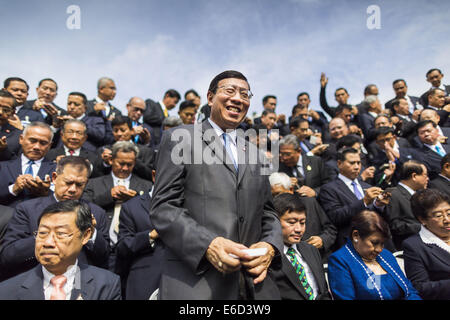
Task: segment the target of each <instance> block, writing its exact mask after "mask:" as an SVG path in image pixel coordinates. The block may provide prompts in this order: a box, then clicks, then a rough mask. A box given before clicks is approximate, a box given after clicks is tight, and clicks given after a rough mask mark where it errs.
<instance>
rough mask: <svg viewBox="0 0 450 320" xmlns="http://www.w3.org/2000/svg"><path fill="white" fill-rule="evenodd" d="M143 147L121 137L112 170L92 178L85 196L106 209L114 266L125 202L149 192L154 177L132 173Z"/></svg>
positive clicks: (112, 161) (116, 144) (113, 154)
mask: <svg viewBox="0 0 450 320" xmlns="http://www.w3.org/2000/svg"><path fill="white" fill-rule="evenodd" d="M138 153H139V149H138V148H137V147H136V146H135V145H134V144H133V143H132V142H128V141H119V142H116V143H115V144H114V145H113V148H112V156H111V157H112V158H111V174H108V175H105V176H101V177H98V178H94V179H91V180H89V182H88V184H87V186H86V189H85V191H84V194H83V199H84V200H86V201H90V202H93V203H95V204H97V205H98V206H100V207H101V208H103V209H104V210H105V211H106V215H107V218H108V221H107V225H108V230H109V236H110V239H111V247H112V251H111V257H110V261H109V268H110V270H112V271H114V268H115V246H116V244H117V235H118V233H119V215H120V208H121V205H122V203H123V202H125V201H127V200H129V199H131V198H133V197H135V196H137V195H139V194H144V193H145V192H148V190H150V188H151V186H152V182H151V181H147V180H144V179H141V178H139V177H138V176H137V175H135V174H132V171H133V168H134V165H135V163H136V157H137V155H138Z"/></svg>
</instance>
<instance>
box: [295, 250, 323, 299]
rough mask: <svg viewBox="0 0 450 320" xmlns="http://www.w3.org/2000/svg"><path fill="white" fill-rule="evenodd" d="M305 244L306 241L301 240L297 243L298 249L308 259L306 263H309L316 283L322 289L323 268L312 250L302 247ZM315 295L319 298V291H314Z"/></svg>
mask: <svg viewBox="0 0 450 320" xmlns="http://www.w3.org/2000/svg"><path fill="white" fill-rule="evenodd" d="M305 246H306V244H305V243H303V242H300V243H298V244H297V250H298V251H299V252H301V253H302V257H303V259H304V260H305V261H306V263H307V264H308V266H309V269H310V270H311V272H312V273H313V275H314V280H315V281H316V284H317V286H318V288H319V290H320V288H321V286H322V283H319V279H322V278H321V274H320V273H319V271H320V270H321V269H320V266H319V265H317V263H316V259H315V258H314V256H313V255H312V252H311V250H302V248H304V247H305ZM308 280H309V279H308ZM314 296H315V297H316V298H317V296H319V292H314Z"/></svg>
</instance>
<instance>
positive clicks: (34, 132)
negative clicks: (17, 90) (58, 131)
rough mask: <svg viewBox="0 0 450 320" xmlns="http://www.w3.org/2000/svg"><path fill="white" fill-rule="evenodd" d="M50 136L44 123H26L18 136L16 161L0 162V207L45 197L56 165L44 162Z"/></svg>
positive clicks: (12, 205)
mask: <svg viewBox="0 0 450 320" xmlns="http://www.w3.org/2000/svg"><path fill="white" fill-rule="evenodd" d="M52 138H53V132H52V130H51V129H50V127H49V126H48V124H46V123H44V122H32V123H30V124H29V125H28V126H27V127H26V128H25V130H24V131H23V133H22V134H21V135H20V138H19V143H20V145H21V146H22V154H21V155H20V157H18V158H16V159H13V160H8V161H2V162H0V204H3V205H7V206H10V207H15V206H16V205H17V203H19V202H21V201H23V200H28V199H32V198H35V197H39V196H43V195H47V194H48V191H49V189H50V176H51V174H52V172H53V171H54V170H55V166H56V164H55V163H53V162H50V161H47V160H45V156H46V155H47V152H48V150H49V149H50V145H51V141H52Z"/></svg>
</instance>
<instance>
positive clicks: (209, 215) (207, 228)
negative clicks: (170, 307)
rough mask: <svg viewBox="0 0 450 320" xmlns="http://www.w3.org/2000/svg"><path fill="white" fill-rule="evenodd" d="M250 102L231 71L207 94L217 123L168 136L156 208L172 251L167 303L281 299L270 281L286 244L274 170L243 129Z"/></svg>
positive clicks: (166, 271)
mask: <svg viewBox="0 0 450 320" xmlns="http://www.w3.org/2000/svg"><path fill="white" fill-rule="evenodd" d="M251 96H252V93H251V91H250V87H249V83H248V81H247V78H246V77H245V76H244V75H243V74H242V73H240V72H237V71H224V72H222V73H220V74H219V75H217V76H216V77H215V78H214V79H213V80H212V81H211V84H210V86H209V89H208V94H207V97H208V104H209V105H210V106H211V117H210V118H208V119H207V120H205V121H203V122H202V123H201V124H200V125H188V126H182V127H178V128H176V129H172V130H169V131H165V132H166V133H165V134H164V135H163V138H162V141H161V145H160V150H159V152H158V157H157V163H156V180H155V189H154V192H153V199H152V207H151V210H150V218H151V219H152V222H153V224H154V226H155V229H156V230H157V231H158V234H159V236H160V238H161V239H162V241H163V242H164V244H165V245H166V250H167V251H166V259H165V261H164V265H163V275H162V278H161V285H160V288H159V298H161V299H238V298H241V299H274V298H275V299H276V298H279V294H278V291H277V288H276V286H275V284H274V283H273V281H271V279H269V278H268V277H266V275H267V269H268V267H269V266H270V264H271V263H272V260H273V263H275V264H276V265H277V266H280V265H279V263H280V256H279V253H280V252H282V246H283V244H282V240H281V239H282V238H281V227H280V223H279V220H278V217H277V214H276V212H275V210H274V208H273V205H272V196H271V194H270V185H269V181H268V178H267V176H266V175H264V174H268V173H269V172H265V169H266V168H263V167H262V165H261V163H260V162H259V161H260V159H261V158H260V157H259V151H258V150H257V147H256V146H255V145H253V144H250V143H248V142H247V141H246V140H245V139H244V137H243V136H244V132H243V131H241V130H236V128H237V127H238V126H239V124H240V123H241V122H242V121H244V118H245V116H246V114H247V111H248V109H249V107H250V98H251ZM180 134H182V135H183V134H184V135H185V136H184V138H185V139H182V140H181V141H180V143H179V144H178V143H177V142H176V141H175V140H172V137H173V138H176V137H177V136H178V135H180ZM178 151H180V152H181V151H182V152H181V153H180V152H178ZM177 155H178V156H177ZM203 155H204V156H203ZM250 156H251V157H252V158H251V159H253V160H252V161H250ZM199 157H201V158H200V159H199ZM194 158H195V159H194ZM199 160H200V161H199ZM267 171H268V170H267ZM249 248H250V249H258V250H256V252H254V251H253V250H252V251H250V252H249V253H247V251H246V250H247V249H249ZM251 252H253V254H252V255H251V254H250V253H251ZM230 254H232V255H230ZM277 254H278V255H277ZM276 255H277V256H276ZM274 257H275V259H274Z"/></svg>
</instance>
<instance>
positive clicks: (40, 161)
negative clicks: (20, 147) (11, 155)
mask: <svg viewBox="0 0 450 320" xmlns="http://www.w3.org/2000/svg"><path fill="white" fill-rule="evenodd" d="M30 160H31V159H28V158H27V157H26V156H25V155H24V154H23V153H22V156H21V161H22V165H23V164H28V161H30ZM42 160H44V158H40V159H39V160H33V161H34V164H37V165H41V163H42Z"/></svg>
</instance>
